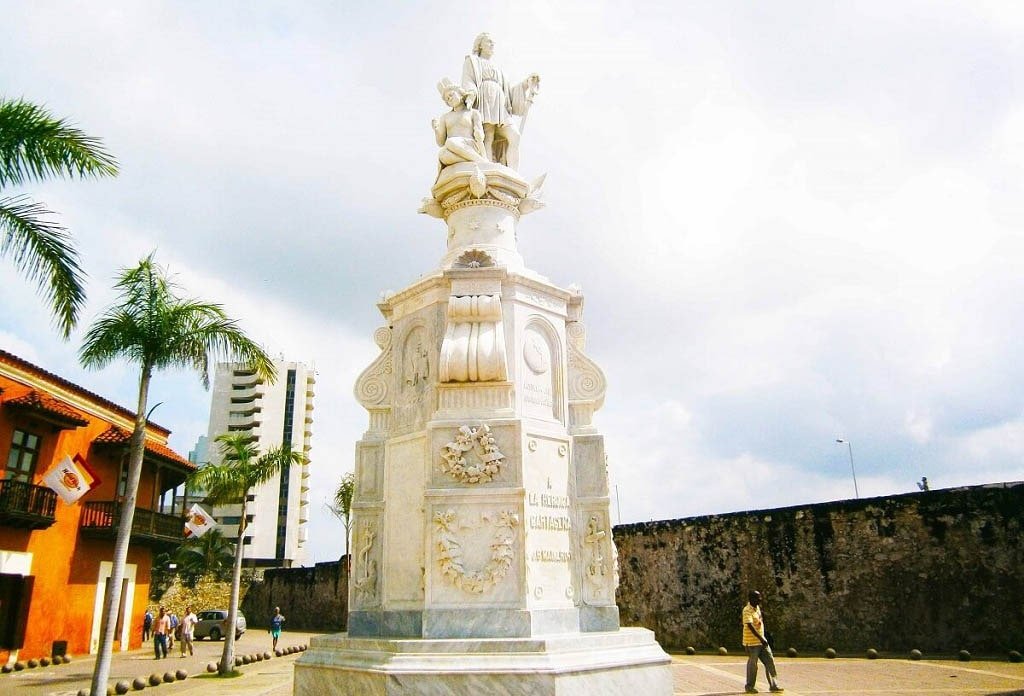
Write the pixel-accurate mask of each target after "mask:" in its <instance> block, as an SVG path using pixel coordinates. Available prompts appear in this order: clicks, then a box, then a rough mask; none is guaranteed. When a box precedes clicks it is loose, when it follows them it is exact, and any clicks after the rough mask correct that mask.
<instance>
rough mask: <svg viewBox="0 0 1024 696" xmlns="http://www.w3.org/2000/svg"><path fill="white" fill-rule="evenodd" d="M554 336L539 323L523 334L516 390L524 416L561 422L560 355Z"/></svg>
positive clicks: (531, 325) (548, 328) (529, 325)
mask: <svg viewBox="0 0 1024 696" xmlns="http://www.w3.org/2000/svg"><path fill="white" fill-rule="evenodd" d="M554 335H555V334H554V332H553V331H552V330H551V329H550V327H548V326H547V324H545V323H542V322H541V321H539V320H535V321H532V322H530V324H528V325H527V327H526V330H525V331H524V332H523V345H522V350H521V365H522V367H521V368H520V374H521V375H522V377H521V379H520V380H519V387H520V389H521V391H522V394H521V399H522V409H523V415H524V416H528V417H531V418H541V419H544V420H556V421H561V420H562V369H561V354H560V351H559V350H558V344H557V342H556V341H555V339H554Z"/></svg>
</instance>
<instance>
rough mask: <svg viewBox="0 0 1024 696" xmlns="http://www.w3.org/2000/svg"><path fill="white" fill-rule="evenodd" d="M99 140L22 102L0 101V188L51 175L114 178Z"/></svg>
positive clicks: (112, 163) (113, 166)
mask: <svg viewBox="0 0 1024 696" xmlns="http://www.w3.org/2000/svg"><path fill="white" fill-rule="evenodd" d="M116 174H117V160H116V159H114V157H113V155H111V154H110V153H109V152H107V151H106V150H104V149H103V144H102V141H100V139H99V138H94V137H92V136H89V135H86V134H85V133H84V132H82V131H81V130H79V129H77V128H74V127H72V126H71V125H70V124H69V123H68V122H67V121H66V120H65V119H57V118H54V117H53V116H52V115H51V114H50V113H49V112H48V111H47V110H46V109H44V108H42V107H40V106H37V105H35V104H32V103H30V102H27V101H25V100H23V99H14V100H12V99H4V100H0V187H2V186H7V185H9V184H13V185H19V184H23V183H25V182H27V181H32V180H35V181H41V180H43V179H46V178H49V177H51V176H78V177H87V176H115V175H116Z"/></svg>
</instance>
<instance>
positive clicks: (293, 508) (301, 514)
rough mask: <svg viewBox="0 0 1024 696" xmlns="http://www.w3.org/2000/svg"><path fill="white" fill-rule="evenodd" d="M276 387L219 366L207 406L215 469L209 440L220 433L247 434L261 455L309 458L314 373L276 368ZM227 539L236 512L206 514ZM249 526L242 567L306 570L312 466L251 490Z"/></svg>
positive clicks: (283, 365) (237, 367)
mask: <svg viewBox="0 0 1024 696" xmlns="http://www.w3.org/2000/svg"><path fill="white" fill-rule="evenodd" d="M274 364H275V367H277V381H276V382H274V383H273V384H269V383H267V382H265V381H264V380H263V379H261V378H260V377H258V376H257V375H256V373H255V372H254V371H253V370H252V369H250V368H249V367H248V366H246V365H244V364H239V363H219V364H218V365H217V369H216V372H215V375H214V380H213V399H212V403H211V405H210V425H209V429H208V431H207V437H208V438H209V449H208V456H209V460H210V461H211V462H220V461H221V453H220V447H219V446H218V444H217V443H216V442H215V441H214V440H215V438H216V437H217V436H218V435H221V434H223V433H245V434H246V435H248V436H250V437H251V438H252V439H253V441H254V442H255V443H256V444H257V445H258V447H259V451H260V453H263V452H266V451H267V450H268V449H270V448H271V447H282V446H285V445H287V446H289V447H291V449H292V451H295V452H302V453H304V454H305V455H306V456H307V457H308V456H309V450H310V438H311V437H312V429H313V385H314V384H315V383H316V379H315V377H314V371H313V370H312V369H311V368H309V367H307V366H306V365H304V364H302V363H296V362H286V361H284V360H280V361H276V362H275V363H274ZM211 512H212V513H213V516H214V518H216V520H217V523H218V525H219V526H220V529H221V531H222V532H223V533H224V536H226V537H228V538H229V539H236V538H237V537H238V525H239V522H240V521H241V517H240V515H241V505H225V506H218V507H216V508H214V509H213V510H211ZM246 517H248V526H247V527H246V529H245V532H244V537H243V540H242V543H243V545H244V551H243V559H244V562H245V564H246V565H248V566H256V567H291V566H299V565H305V562H306V553H305V546H306V535H307V526H306V525H307V522H308V520H309V462H308V460H307V462H306V463H305V464H303V465H301V466H286V467H285V468H283V469H282V470H281V471H280V472H279V473H278V474H277V475H275V476H274V477H273V478H271V479H270V480H269V481H267V482H266V483H264V484H263V485H261V486H257V487H256V488H253V489H250V491H249V496H248V499H247V504H246Z"/></svg>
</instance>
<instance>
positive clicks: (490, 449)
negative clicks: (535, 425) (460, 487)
mask: <svg viewBox="0 0 1024 696" xmlns="http://www.w3.org/2000/svg"><path fill="white" fill-rule="evenodd" d="M468 452H474V453H475V454H476V455H477V457H478V458H479V460H480V461H479V462H476V463H474V464H469V463H467V462H466V457H465V455H466V453H468ZM441 458H442V460H443V461H442V462H441V470H442V471H444V472H445V473H446V474H451V476H452V478H454V479H455V480H456V481H459V482H460V483H486V482H488V481H493V480H494V477H495V476H497V475H498V474H499V473H501V463H502V461H504V459H505V455H504V454H502V453H501V452H500V451H499V450H498V445H497V442H496V441H495V439H494V437H492V436H491V429H490V427H489V426H487V425H481V426H480V427H479V428H470V427H469V426H468V425H463V426H462V427H460V428H459V434H458V435H456V436H455V440H454V441H453V442H449V443H448V444H447V445H445V446H444V447H443V448H441Z"/></svg>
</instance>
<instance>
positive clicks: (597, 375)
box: [569, 341, 608, 413]
mask: <svg viewBox="0 0 1024 696" xmlns="http://www.w3.org/2000/svg"><path fill="white" fill-rule="evenodd" d="M607 388H608V382H607V381H606V380H605V377H604V372H602V371H601V368H600V367H598V366H597V363H595V362H594V361H593V360H591V359H590V358H588V357H587V356H586V355H584V354H583V351H582V350H581V349H580V348H578V347H577V345H576V342H574V341H570V342H569V403H570V404H573V403H574V402H576V403H580V404H581V405H585V406H587V407H588V410H589V411H590V412H591V413H592V412H593V411H596V410H597V409H599V408H601V406H602V405H604V394H605V390H606V389H607Z"/></svg>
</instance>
